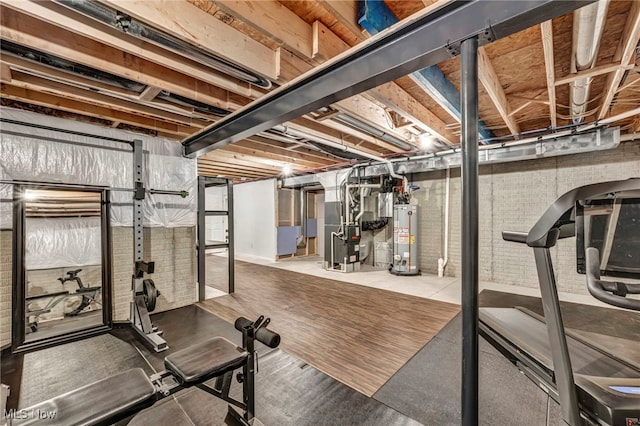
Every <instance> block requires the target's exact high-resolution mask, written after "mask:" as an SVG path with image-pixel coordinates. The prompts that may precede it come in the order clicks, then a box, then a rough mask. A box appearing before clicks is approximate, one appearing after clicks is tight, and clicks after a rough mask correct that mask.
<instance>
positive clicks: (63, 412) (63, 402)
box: [12, 368, 156, 426]
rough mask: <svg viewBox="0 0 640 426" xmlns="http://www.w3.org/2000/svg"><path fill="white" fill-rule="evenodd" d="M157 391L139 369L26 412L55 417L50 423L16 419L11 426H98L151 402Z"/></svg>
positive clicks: (74, 391)
mask: <svg viewBox="0 0 640 426" xmlns="http://www.w3.org/2000/svg"><path fill="white" fill-rule="evenodd" d="M155 393H156V390H155V387H154V386H153V384H152V383H151V381H149V379H148V378H147V375H146V374H145V373H144V371H143V370H142V369H141V368H134V369H131V370H128V371H125V372H123V373H120V374H117V375H115V376H111V377H107V378H105V379H102V380H100V381H97V382H94V383H91V384H89V385H86V386H83V387H81V388H78V389H75V390H73V391H71V392H67V393H65V394H62V395H59V396H56V397H55V398H53V399H50V400H48V401H44V402H41V403H40V404H37V405H34V406H32V407H29V408H27V409H26V411H27V412H28V413H38V412H40V413H52V412H53V413H55V417H54V418H53V419H47V420H44V419H38V418H37V417H36V416H35V415H29V417H30V418H28V419H15V420H14V421H13V423H12V424H13V425H34V426H36V425H38V426H40V425H56V426H57V425H60V426H74V425H97V424H101V423H105V422H106V421H108V420H109V419H112V418H114V417H115V416H118V415H120V414H123V413H126V412H128V411H129V410H131V409H132V408H133V407H135V406H137V405H139V404H143V403H145V402H149V403H150V402H151V399H152V398H153V396H154V395H155Z"/></svg>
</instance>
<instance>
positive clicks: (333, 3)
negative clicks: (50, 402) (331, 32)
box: [317, 0, 366, 41]
mask: <svg viewBox="0 0 640 426" xmlns="http://www.w3.org/2000/svg"><path fill="white" fill-rule="evenodd" d="M317 1H318V3H320V5H321V6H322V7H324V8H325V10H326V11H327V12H329V13H330V14H332V15H333V16H334V17H335V18H336V22H339V23H340V24H342V25H343V26H344V27H346V28H347V29H348V30H349V31H351V32H352V33H353V35H354V36H355V37H356V38H357V39H358V40H360V41H363V40H365V39H366V37H365V36H364V34H363V33H362V27H360V25H358V2H357V1H345V0H317Z"/></svg>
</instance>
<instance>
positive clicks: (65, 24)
mask: <svg viewBox="0 0 640 426" xmlns="http://www.w3.org/2000/svg"><path fill="white" fill-rule="evenodd" d="M174 3H178V2H174ZM2 4H3V9H4V10H3V11H2V14H3V15H4V13H5V12H6V10H8V8H11V9H13V10H14V11H16V12H20V14H21V15H23V16H24V15H28V16H31V17H32V18H34V19H35V20H36V21H35V22H34V21H33V19H32V20H31V22H23V21H24V19H23V18H22V16H13V15H10V16H9V17H7V18H5V17H3V18H2V20H3V21H4V20H5V19H6V20H8V21H12V24H13V28H15V27H19V28H22V30H23V32H27V33H31V34H33V33H35V34H36V35H37V36H39V37H41V38H44V39H45V40H47V39H48V36H49V32H48V31H45V29H46V27H47V25H45V26H42V25H41V24H40V23H48V24H50V25H51V26H54V27H58V28H60V29H64V30H66V31H63V34H64V35H63V39H66V41H67V45H66V46H65V47H67V48H68V47H76V46H78V47H82V46H83V45H82V44H80V43H69V42H70V39H73V38H72V37H71V34H69V32H71V33H74V34H76V35H78V36H81V37H86V38H89V39H91V40H94V41H96V42H99V43H101V44H103V45H107V46H110V47H112V48H114V49H116V50H117V52H118V53H119V54H120V55H122V51H124V52H127V53H130V54H131V55H134V56H136V57H138V58H142V59H144V60H146V61H149V62H153V63H154V64H157V65H160V66H162V67H166V68H170V69H172V70H174V71H176V72H177V73H180V74H183V75H184V74H186V75H189V76H191V77H193V78H196V79H198V80H200V81H202V82H206V83H209V84H212V85H215V86H217V88H218V89H217V90H218V92H220V95H219V96H218V102H219V103H220V102H221V101H222V100H225V99H226V98H227V97H228V96H226V93H225V94H223V93H222V92H226V91H227V90H229V91H232V92H233V93H237V94H239V95H241V96H244V97H257V96H259V95H260V94H262V93H263V92H258V93H256V91H255V89H254V88H252V86H251V85H250V84H248V83H245V82H241V81H239V80H237V79H234V78H231V77H229V76H226V75H223V74H221V73H220V72H218V71H216V70H214V69H212V68H210V67H207V66H204V65H201V64H198V63H196V62H194V61H191V60H188V59H187V58H185V57H184V56H181V55H178V54H177V53H174V52H170V51H168V50H166V49H163V48H161V47H159V46H156V45H154V44H152V43H147V42H144V41H142V40H140V39H138V38H135V37H133V36H129V35H127V34H125V33H123V32H122V31H118V30H117V29H115V28H110V27H107V26H105V25H102V24H100V23H98V22H97V21H95V20H93V19H91V18H89V17H87V16H84V15H82V14H80V13H77V12H74V11H73V10H71V9H68V8H66V7H64V6H62V5H60V4H56V3H52V2H50V1H27V0H8V1H3V3H2ZM4 6H6V7H4ZM14 15H15V14H14ZM38 21H39V22H38ZM29 25H31V27H29ZM33 25H35V27H34V26H33ZM54 31H55V30H54ZM59 33H60V31H59V30H58V31H57V33H55V32H54V36H57V34H59ZM58 37H59V36H58ZM16 43H19V44H23V43H21V42H20V41H19V40H18V41H16ZM50 53H52V54H53V55H59V53H57V52H56V51H54V52H50ZM92 56H94V57H96V58H100V57H103V56H102V51H94V53H93V55H92ZM120 62H121V60H120ZM86 65H89V66H91V65H90V64H86ZM103 69H105V70H107V69H108V68H103ZM160 87H162V86H160ZM167 90H168V89H167ZM216 106H219V107H221V108H224V106H222V105H216Z"/></svg>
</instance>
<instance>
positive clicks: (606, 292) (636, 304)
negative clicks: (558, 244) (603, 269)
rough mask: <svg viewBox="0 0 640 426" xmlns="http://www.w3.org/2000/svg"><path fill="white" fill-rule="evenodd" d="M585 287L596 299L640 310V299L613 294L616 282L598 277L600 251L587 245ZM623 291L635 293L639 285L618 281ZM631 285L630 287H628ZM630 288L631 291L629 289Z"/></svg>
mask: <svg viewBox="0 0 640 426" xmlns="http://www.w3.org/2000/svg"><path fill="white" fill-rule="evenodd" d="M585 261H586V266H587V268H586V276H587V288H588V289H589V293H591V295H592V296H593V297H595V298H596V299H598V300H600V301H602V302H604V303H607V304H609V305H613V306H617V307H619V308H625V309H631V310H634V311H640V299H628V298H626V297H624V296H619V295H616V294H613V293H612V291H614V287H613V286H615V287H616V288H617V287H618V286H617V284H616V283H613V282H611V281H604V280H601V279H600V252H599V251H598V249H597V248H595V247H587V250H586V251H585ZM620 284H621V287H623V289H624V291H625V293H626V292H629V293H637V292H638V290H639V287H638V286H639V285H638V284H636V285H634V284H625V283H620ZM628 286H631V287H628ZM629 290H631V291H629Z"/></svg>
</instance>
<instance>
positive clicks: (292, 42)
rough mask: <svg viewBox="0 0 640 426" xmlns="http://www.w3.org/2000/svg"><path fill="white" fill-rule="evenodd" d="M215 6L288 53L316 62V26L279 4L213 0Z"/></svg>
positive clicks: (271, 0)
mask: <svg viewBox="0 0 640 426" xmlns="http://www.w3.org/2000/svg"><path fill="white" fill-rule="evenodd" d="M212 3H213V4H214V5H216V6H217V7H218V8H219V9H220V10H222V11H223V12H225V13H227V14H229V15H231V16H233V17H234V18H236V19H238V20H240V21H242V22H244V23H245V24H247V25H249V26H250V27H252V28H254V29H255V30H257V31H259V32H260V33H262V34H265V35H267V36H268V37H269V38H270V39H272V40H273V41H275V42H276V43H277V44H279V45H280V46H282V47H284V48H285V49H287V50H289V51H291V52H294V53H295V54H297V55H299V56H301V57H303V58H305V59H313V58H314V56H315V52H314V44H313V28H312V26H311V25H309V24H307V23H306V22H305V21H304V20H303V19H302V18H300V17H299V16H298V15H296V14H295V13H294V12H292V11H291V10H289V9H288V8H286V7H285V6H284V5H283V4H282V3H280V2H279V1H276V0H261V1H247V0H232V1H229V0H212ZM203 5H206V6H207V7H209V6H210V4H209V3H204V4H203ZM209 13H211V12H209ZM285 23H286V24H285Z"/></svg>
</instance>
